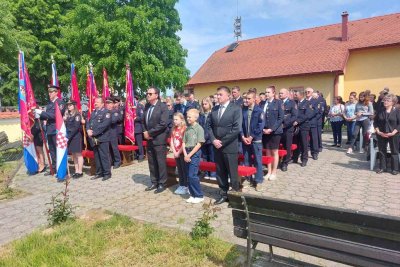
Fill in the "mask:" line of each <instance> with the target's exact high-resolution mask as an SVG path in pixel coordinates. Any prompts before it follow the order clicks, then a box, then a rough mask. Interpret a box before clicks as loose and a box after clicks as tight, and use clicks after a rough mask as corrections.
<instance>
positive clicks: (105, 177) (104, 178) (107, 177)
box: [101, 175, 111, 181]
mask: <svg viewBox="0 0 400 267" xmlns="http://www.w3.org/2000/svg"><path fill="white" fill-rule="evenodd" d="M110 178H111V175H105V176H104V177H103V179H101V180H102V181H107V180H108V179H110Z"/></svg>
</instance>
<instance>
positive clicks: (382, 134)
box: [374, 94, 400, 175]
mask: <svg viewBox="0 0 400 267" xmlns="http://www.w3.org/2000/svg"><path fill="white" fill-rule="evenodd" d="M382 102H383V107H382V108H381V109H379V111H378V113H377V115H376V117H375V120H374V128H375V132H376V135H377V138H378V148H379V152H381V153H380V155H379V157H380V159H381V162H380V166H379V168H378V170H377V171H376V172H377V173H382V172H384V171H386V153H387V145H388V143H389V147H390V155H391V158H392V174H393V175H396V174H398V173H399V138H400V110H399V109H398V108H396V104H397V97H396V96H395V95H393V94H388V95H386V96H385V97H383V100H382Z"/></svg>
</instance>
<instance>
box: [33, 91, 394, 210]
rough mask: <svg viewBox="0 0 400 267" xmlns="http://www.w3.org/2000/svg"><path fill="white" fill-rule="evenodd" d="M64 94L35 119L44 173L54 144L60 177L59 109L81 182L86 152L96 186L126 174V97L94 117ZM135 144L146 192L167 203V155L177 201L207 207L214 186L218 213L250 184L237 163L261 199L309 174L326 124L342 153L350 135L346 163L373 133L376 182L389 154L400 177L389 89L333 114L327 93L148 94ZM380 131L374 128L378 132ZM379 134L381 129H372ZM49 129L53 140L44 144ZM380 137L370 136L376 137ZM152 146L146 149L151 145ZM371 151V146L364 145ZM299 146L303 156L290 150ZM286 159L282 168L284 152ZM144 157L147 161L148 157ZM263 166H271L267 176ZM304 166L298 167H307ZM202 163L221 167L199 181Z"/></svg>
mask: <svg viewBox="0 0 400 267" xmlns="http://www.w3.org/2000/svg"><path fill="white" fill-rule="evenodd" d="M57 89H58V88H57V87H55V86H50V87H49V89H48V91H49V99H50V101H49V103H48V104H47V106H46V107H45V108H37V109H35V110H34V112H35V115H36V118H38V120H36V123H35V125H34V126H33V128H32V133H33V135H34V143H35V146H36V149H37V151H38V161H39V172H45V171H46V165H45V164H44V162H45V160H44V159H45V157H44V150H43V140H44V138H46V141H47V144H48V147H49V154H50V155H51V160H50V169H49V170H48V172H46V175H51V174H53V173H55V164H51V163H55V162H56V142H57V140H56V131H55V103H56V102H57V103H58V105H59V107H60V110H61V112H62V114H63V116H64V120H65V125H66V129H67V137H68V151H69V153H70V154H71V156H72V159H73V161H74V166H75V172H74V173H73V175H72V177H73V178H80V177H82V175H83V172H82V168H83V156H82V150H83V149H84V147H85V149H89V150H92V151H93V152H94V158H95V164H96V173H95V175H94V176H93V177H92V178H91V179H99V178H102V179H103V180H107V179H110V178H111V168H113V169H116V168H119V167H120V165H121V156H120V152H119V150H118V144H125V143H126V140H125V138H124V130H123V121H124V110H125V107H124V105H123V103H122V101H121V98H120V97H117V96H115V97H108V98H107V99H103V98H101V97H98V98H96V99H95V102H94V106H95V109H94V111H93V112H92V113H91V114H90V116H89V115H88V113H85V112H83V113H82V114H81V113H80V112H79V111H78V110H77V107H76V102H75V101H68V102H67V104H66V106H65V105H64V103H63V102H62V100H61V99H58V98H57ZM134 104H135V107H134V108H135V117H134V118H133V120H134V125H135V127H134V128H135V133H134V134H135V143H136V145H137V146H138V148H139V149H138V151H137V153H135V154H136V157H137V160H138V161H139V162H140V161H143V160H144V158H145V157H146V158H147V160H148V165H149V170H150V180H151V185H150V186H149V187H147V188H146V191H154V193H156V194H157V193H161V192H163V191H164V190H165V189H166V188H165V183H166V181H167V164H166V157H167V154H168V153H169V152H171V153H172V154H173V157H174V159H175V161H176V166H177V172H178V176H179V186H178V188H177V189H176V190H175V193H176V194H181V195H185V194H187V195H190V197H189V199H187V202H189V203H201V202H202V201H203V200H204V198H203V192H202V188H201V186H200V177H199V176H200V175H202V176H207V177H209V178H210V179H216V180H217V182H218V185H219V188H220V196H219V198H218V199H216V201H215V203H216V204H221V203H223V202H226V201H228V198H227V192H228V190H233V191H240V190H241V188H242V186H243V184H242V182H241V181H240V180H239V177H238V165H239V162H238V155H240V154H242V155H243V158H244V160H243V163H242V164H244V165H246V166H254V167H255V168H256V173H255V175H253V176H249V177H246V181H244V183H245V184H247V185H248V186H252V187H254V189H255V190H257V191H259V190H261V189H262V186H263V183H264V181H265V180H275V179H277V178H278V172H277V171H278V169H280V170H281V171H283V172H285V171H288V167H289V164H290V163H292V164H293V163H294V164H296V163H300V165H301V166H302V167H306V166H307V162H308V159H309V152H311V157H312V159H313V160H318V156H319V153H320V152H322V149H323V147H322V137H321V136H322V132H323V128H324V124H325V117H327V118H328V119H329V120H330V123H331V126H332V132H333V140H334V143H333V145H332V146H335V147H341V146H342V127H343V125H344V124H345V125H346V127H347V136H348V138H347V143H346V144H347V145H348V146H349V147H348V150H347V153H348V154H351V153H353V149H354V145H355V142H356V140H357V138H358V135H359V132H360V129H362V133H368V132H369V133H370V132H372V131H373V132H375V133H376V135H377V140H378V147H379V151H380V155H381V156H380V165H379V168H378V171H377V172H378V173H382V172H384V171H386V153H387V146H388V145H389V147H390V152H391V154H390V155H391V158H392V164H391V166H392V171H391V172H392V174H397V173H398V171H399V158H398V151H399V132H400V111H399V110H400V109H399V107H398V106H397V107H396V104H397V97H396V96H395V95H393V94H391V93H390V92H389V90H388V89H385V90H383V91H382V92H381V94H380V95H379V98H378V101H376V102H374V100H373V96H371V95H370V93H369V92H368V91H366V92H362V93H360V94H359V95H358V98H357V96H356V94H355V93H351V94H350V96H349V100H348V102H346V103H344V102H343V99H342V98H341V97H340V96H338V97H335V98H334V103H333V104H332V106H331V107H330V108H329V106H327V104H326V101H325V99H324V97H323V95H322V93H320V92H318V91H314V89H313V88H310V87H308V88H306V89H305V90H298V91H294V92H293V91H290V90H288V89H286V88H282V89H280V90H279V91H278V90H276V88H275V87H274V86H267V87H266V89H265V91H262V92H257V89H255V88H250V89H249V90H248V91H247V92H244V93H241V91H240V88H239V87H238V86H235V87H233V88H232V89H230V88H229V87H227V86H220V87H218V88H217V92H216V94H214V95H210V96H208V97H205V98H203V99H202V100H201V101H197V100H195V97H194V94H193V93H187V94H180V93H177V94H175V96H174V98H170V97H168V98H166V99H162V98H161V95H160V90H159V89H158V88H155V87H150V88H148V90H147V92H146V99H145V100H142V101H139V99H138V98H136V100H135V103H134ZM372 122H373V123H372ZM371 125H373V126H371ZM43 129H45V132H46V136H44V135H43V132H44V131H43ZM371 129H372V130H371ZM144 140H146V141H147V146H146V149H144V146H143V141H144ZM365 143H366V142H364V144H365ZM292 144H296V145H297V149H295V150H294V151H293V150H292ZM279 149H284V150H286V152H287V153H286V155H285V156H284V157H283V159H282V160H281V161H280V160H279V155H278V150H279ZM145 153H146V155H145ZM263 156H267V157H269V158H270V159H271V160H270V161H269V162H270V163H268V165H267V172H266V174H265V175H264V168H263V164H262V159H263ZM299 159H300V161H299ZM200 161H209V162H215V163H216V172H202V171H199V165H200Z"/></svg>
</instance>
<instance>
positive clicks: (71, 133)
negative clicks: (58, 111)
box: [65, 112, 82, 142]
mask: <svg viewBox="0 0 400 267" xmlns="http://www.w3.org/2000/svg"><path fill="white" fill-rule="evenodd" d="M81 120H82V117H81V114H79V113H78V112H77V113H76V114H75V115H74V116H68V117H67V119H66V120H65V129H66V130H67V138H68V142H71V140H72V139H74V138H75V136H76V134H77V133H79V132H81V131H82V124H81Z"/></svg>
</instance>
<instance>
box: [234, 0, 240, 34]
mask: <svg viewBox="0 0 400 267" xmlns="http://www.w3.org/2000/svg"><path fill="white" fill-rule="evenodd" d="M233 27H234V28H233V33H234V35H235V38H236V42H238V41H239V37H242V17H239V0H236V18H235V22H234V23H233Z"/></svg>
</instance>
